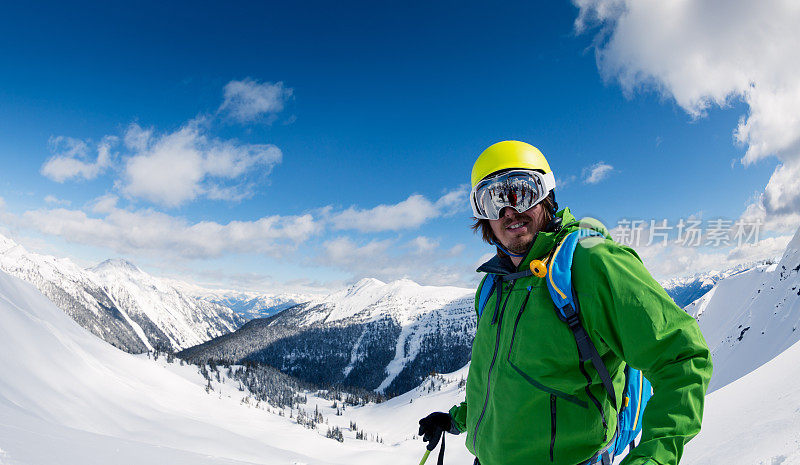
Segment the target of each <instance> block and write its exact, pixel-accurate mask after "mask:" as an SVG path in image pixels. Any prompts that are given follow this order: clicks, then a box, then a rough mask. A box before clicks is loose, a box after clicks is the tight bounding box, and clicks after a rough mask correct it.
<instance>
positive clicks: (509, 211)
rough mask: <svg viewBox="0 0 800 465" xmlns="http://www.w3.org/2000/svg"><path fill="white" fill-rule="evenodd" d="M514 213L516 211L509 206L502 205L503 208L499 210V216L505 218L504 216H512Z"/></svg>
mask: <svg viewBox="0 0 800 465" xmlns="http://www.w3.org/2000/svg"><path fill="white" fill-rule="evenodd" d="M516 214H517V211H516V210H514V209H513V208H511V207H503V209H502V210H500V218H505V217H509V218H514V216H515V215H516Z"/></svg>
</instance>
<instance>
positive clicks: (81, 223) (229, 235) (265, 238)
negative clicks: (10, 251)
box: [17, 197, 319, 259]
mask: <svg viewBox="0 0 800 465" xmlns="http://www.w3.org/2000/svg"><path fill="white" fill-rule="evenodd" d="M113 200H114V199H112V198H110V197H108V198H101V199H99V200H98V201H97V202H96V203H95V209H96V210H105V211H106V214H105V216H89V215H87V214H86V213H85V212H83V211H81V210H68V209H63V208H58V209H43V210H32V211H27V212H25V213H24V214H23V215H22V217H21V218H20V219H19V220H18V221H17V223H18V224H19V225H21V226H23V227H27V228H33V229H36V230H38V231H40V232H42V233H44V234H50V235H54V236H59V237H62V238H64V239H65V240H67V241H70V242H73V243H78V244H86V245H92V246H96V247H106V248H109V249H111V250H113V251H115V252H117V253H120V254H129V253H130V254H143V255H150V256H155V257H176V258H182V259H198V258H213V257H220V256H223V255H226V254H231V253H247V254H249V253H259V254H265V255H269V256H273V257H281V256H285V255H287V254H288V253H290V252H291V251H293V250H295V249H296V248H297V246H298V245H300V244H302V243H303V242H305V241H307V240H308V239H309V238H310V237H311V236H312V235H314V234H315V233H317V232H318V231H319V228H318V225H317V223H316V222H315V220H314V218H313V217H312V216H311V215H299V216H269V217H264V218H260V219H258V220H255V221H231V222H230V223H227V224H219V223H216V222H213V221H203V222H199V223H189V222H188V221H186V220H185V219H183V218H179V217H174V216H170V215H167V214H164V213H161V212H157V211H153V210H138V211H129V210H124V209H119V208H115V207H113V205H112V203H113ZM98 205H102V206H101V207H100V208H98Z"/></svg>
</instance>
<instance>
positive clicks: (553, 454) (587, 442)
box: [450, 208, 712, 465]
mask: <svg viewBox="0 0 800 465" xmlns="http://www.w3.org/2000/svg"><path fill="white" fill-rule="evenodd" d="M556 216H558V217H560V218H561V219H562V223H561V224H562V226H561V228H560V229H559V230H557V231H554V232H545V231H541V232H539V233H538V234H537V235H536V237H535V238H534V242H533V245H532V247H531V249H530V251H529V252H528V254H527V256H526V257H525V259H524V260H523V261H522V262H521V263H520V265H519V267H514V265H513V264H512V263H511V261H510V260H509V259H508V258H505V257H503V258H501V257H499V256H498V257H495V258H493V259H492V260H490V261H489V262H487V263H486V264H484V265H483V266H482V267H481V268H479V270H478V271H484V272H490V273H499V274H508V273H513V272H516V271H521V270H524V269H527V268H528V267H529V264H530V262H531V261H532V260H534V259H536V258H539V259H544V258H546V256H547V254H548V253H549V252H550V251H551V249H553V247H555V246H556V245H557V244H558V242H560V240H561V239H563V238H564V237H565V236H566V235H567V234H568V233H569V232H571V231H574V230H575V229H577V228H578V222H577V221H576V220H575V217H573V216H572V214H571V213H570V211H569V209H568V208H565V209H564V210H561V211H559V212H558V213H557V214H556ZM603 232H604V233H605V234H606V239H604V240H602V241H600V243H599V244H597V245H594V246H593V247H583V246H581V245H579V246H578V247H577V248H576V249H575V254H574V257H573V265H572V275H573V287H574V290H575V292H576V294H577V297H578V302H579V304H580V309H581V312H580V319H581V322H582V324H583V326H584V327H585V328H586V331H587V332H588V334H589V335H590V337H591V339H592V341H593V342H594V345H595V346H596V347H597V350H598V352H599V353H600V355H601V357H602V358H603V361H604V362H605V364H606V367H607V368H608V371H609V373H610V374H611V377H612V379H613V380H614V387H615V390H616V394H617V395H616V397H617V399H619V402H622V391H623V390H624V384H625V375H624V368H625V364H626V363H628V364H630V365H631V366H632V367H634V368H638V369H640V370H642V372H643V373H644V375H645V376H646V377H647V379H648V380H650V382H651V383H652V385H653V391H654V395H653V397H652V398H651V399H650V401H649V403H648V404H647V408H646V410H645V412H644V419H643V430H642V437H641V441H640V443H639V444H638V445H637V446H636V447H635V448H634V449H633V451H632V452H631V453H630V454H628V456H627V457H626V458H625V460H624V461H623V462H622V463H621V465H655V464H658V465H677V463H678V461H679V460H680V457H681V454H682V453H683V447H684V444H685V443H686V442H687V441H689V440H690V439H691V438H692V437H694V436H695V435H696V434H697V433H698V432H699V431H700V422H701V420H702V415H703V400H704V397H705V392H706V388H707V387H708V382H709V379H710V378H711V370H712V365H711V355H710V352H709V350H708V346H707V345H706V342H705V340H704V339H703V335H702V334H701V333H700V328H699V327H698V325H697V322H696V321H695V320H694V319H693V318H692V317H691V316H689V315H688V314H687V313H686V312H684V311H683V310H682V309H681V308H680V307H678V306H677V305H676V304H675V303H674V302H673V301H672V299H671V298H670V297H669V296H668V295H667V293H666V292H665V291H664V288H663V287H662V286H661V285H660V284H658V282H656V281H655V279H653V277H652V276H650V273H649V272H648V271H647V270H646V269H645V267H644V266H643V265H642V262H641V260H640V258H639V256H638V255H637V254H636V252H634V251H633V249H631V248H629V247H626V246H623V245H620V244H618V243H616V242H614V241H613V240H611V239H610V238H609V237H608V234H607V232H605V230H603ZM544 279H545V278H538V277H536V276H530V277H526V278H520V279H517V280H516V281H509V282H503V283H502V294H501V299H500V300H501V301H500V302H499V304H498V302H497V301H496V300H497V292H493V293H492V296H491V297H490V298H489V300H488V301H487V303H486V306H485V308H484V310H483V314H482V315H481V316H480V318H479V319H478V327H477V331H476V334H475V340H474V342H473V344H472V362H471V365H470V369H469V375H468V376H467V385H466V400H465V402H463V403H461V404H460V405H456V406H454V407H453V408H452V409H450V415H451V416H452V418H453V425H454V427H455V429H457V430H458V431H459V432H466V433H467V438H466V444H467V448H468V449H469V450H470V452H472V453H473V454H474V455H475V456H477V457H478V459H479V460H480V463H481V465H523V464H525V465H530V464H555V465H576V464H579V463H581V462H583V461H585V460H587V459H589V458H590V457H592V456H593V455H594V454H595V453H596V452H597V451H598V450H599V449H601V448H602V447H603V446H604V445H606V444H607V443H608V442H609V441H610V440H611V439H612V437H613V436H614V433H615V431H616V423H617V413H616V412H617V409H618V408H619V406H618V405H611V400H610V399H609V398H608V394H607V393H606V390H605V388H604V387H603V384H602V382H601V381H600V377H599V375H598V374H597V371H596V370H595V369H594V367H593V366H592V364H591V362H589V361H587V362H584V369H585V371H586V373H588V374H589V376H590V377H591V382H590V383H587V380H586V377H585V376H584V374H583V373H582V372H581V370H580V367H579V365H578V364H579V361H578V349H577V346H576V343H575V339H574V337H573V335H572V332H571V331H570V329H569V327H568V326H567V325H566V324H565V323H563V322H562V321H561V320H559V319H558V317H557V316H556V312H555V310H554V305H553V301H552V300H551V298H550V294H549V293H548V290H547V285H546V283H545V281H544ZM487 285H488V284H487ZM477 298H478V295H477V294H476V310H477Z"/></svg>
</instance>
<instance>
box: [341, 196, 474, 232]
mask: <svg viewBox="0 0 800 465" xmlns="http://www.w3.org/2000/svg"><path fill="white" fill-rule="evenodd" d="M467 204H468V200H467V190H466V188H465V187H463V186H461V187H459V188H457V189H456V190H453V191H451V192H448V193H446V194H444V195H443V196H441V197H440V198H439V199H438V200H437V201H435V202H431V201H430V200H428V199H427V198H425V197H424V196H422V195H419V194H414V195H411V196H410V197H408V198H407V199H406V200H403V201H402V202H399V203H396V204H394V205H378V206H377V207H373V208H370V209H366V210H365V209H361V208H357V207H350V208H348V209H347V210H344V211H341V212H338V213H334V214H332V215H331V217H330V221H331V223H332V225H333V227H334V229H340V230H342V229H353V230H357V231H361V232H380V231H399V230H402V229H414V228H418V227H419V226H421V225H422V224H423V223H425V222H426V221H428V220H431V219H433V218H437V217H441V216H451V215H454V214H456V213H457V212H458V211H461V210H463V209H465V208H466V206H467Z"/></svg>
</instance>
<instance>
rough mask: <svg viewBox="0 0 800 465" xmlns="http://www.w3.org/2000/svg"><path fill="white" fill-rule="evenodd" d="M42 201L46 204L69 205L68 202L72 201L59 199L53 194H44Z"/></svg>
mask: <svg viewBox="0 0 800 465" xmlns="http://www.w3.org/2000/svg"><path fill="white" fill-rule="evenodd" d="M44 202H45V203H46V204H48V205H69V204H70V203H72V202H70V201H69V200H62V199H59V198H58V197H56V196H55V195H46V196H45V197H44Z"/></svg>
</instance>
